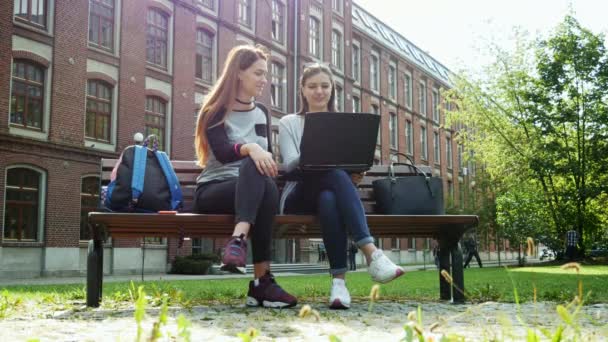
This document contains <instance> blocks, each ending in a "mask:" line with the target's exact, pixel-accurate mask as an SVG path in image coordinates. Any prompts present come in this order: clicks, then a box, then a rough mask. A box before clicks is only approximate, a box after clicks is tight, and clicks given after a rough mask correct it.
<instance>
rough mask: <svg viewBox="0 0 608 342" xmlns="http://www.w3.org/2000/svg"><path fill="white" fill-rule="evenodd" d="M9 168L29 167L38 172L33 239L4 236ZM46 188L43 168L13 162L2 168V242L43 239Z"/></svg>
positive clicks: (0, 236) (33, 241)
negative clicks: (36, 213) (35, 221)
mask: <svg viewBox="0 0 608 342" xmlns="http://www.w3.org/2000/svg"><path fill="white" fill-rule="evenodd" d="M11 169H29V170H33V171H36V172H38V173H39V174H40V186H39V187H38V204H39V205H38V222H37V223H38V231H37V232H36V239H35V240H17V239H7V238H5V237H4V220H5V219H6V190H7V185H6V184H7V183H6V182H7V178H8V170H11ZM46 189H47V173H46V171H45V170H43V169H41V168H39V167H37V166H34V165H29V164H13V165H9V166H7V167H6V168H5V170H4V192H3V194H2V196H3V198H2V203H3V207H2V227H3V229H2V231H1V232H0V234H2V235H0V239H2V241H4V242H18V243H28V242H30V243H37V242H43V241H44V222H45V221H46V217H45V213H46Z"/></svg>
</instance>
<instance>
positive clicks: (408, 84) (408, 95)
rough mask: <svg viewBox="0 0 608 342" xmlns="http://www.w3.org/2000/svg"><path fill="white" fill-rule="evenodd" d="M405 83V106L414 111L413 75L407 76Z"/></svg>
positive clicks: (404, 79)
mask: <svg viewBox="0 0 608 342" xmlns="http://www.w3.org/2000/svg"><path fill="white" fill-rule="evenodd" d="M403 83H404V84H403V88H404V89H405V106H406V107H407V108H409V109H412V75H410V74H405V77H404V78H403Z"/></svg>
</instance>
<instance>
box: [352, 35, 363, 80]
mask: <svg viewBox="0 0 608 342" xmlns="http://www.w3.org/2000/svg"><path fill="white" fill-rule="evenodd" d="M352 49H353V51H352V58H353V65H352V72H353V78H354V79H355V82H360V81H361V48H360V47H359V45H358V44H355V43H354V42H353V45H352Z"/></svg>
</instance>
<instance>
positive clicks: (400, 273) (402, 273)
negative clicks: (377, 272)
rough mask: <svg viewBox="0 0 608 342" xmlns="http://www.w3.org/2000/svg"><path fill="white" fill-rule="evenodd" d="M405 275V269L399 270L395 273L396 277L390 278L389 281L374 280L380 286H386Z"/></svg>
mask: <svg viewBox="0 0 608 342" xmlns="http://www.w3.org/2000/svg"><path fill="white" fill-rule="evenodd" d="M404 274H405V271H404V270H403V269H400V268H398V269H397V270H396V271H395V276H394V277H391V278H388V279H376V278H372V280H373V281H375V282H378V283H380V284H386V283H389V282H391V281H393V280H395V279H397V278H399V277H401V276H402V275H404Z"/></svg>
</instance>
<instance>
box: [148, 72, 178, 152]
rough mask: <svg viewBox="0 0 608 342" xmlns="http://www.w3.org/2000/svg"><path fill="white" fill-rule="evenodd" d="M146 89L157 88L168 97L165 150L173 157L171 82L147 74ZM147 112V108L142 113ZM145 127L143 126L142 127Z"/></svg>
mask: <svg viewBox="0 0 608 342" xmlns="http://www.w3.org/2000/svg"><path fill="white" fill-rule="evenodd" d="M145 86H146V90H156V91H158V92H161V93H163V94H164V95H165V97H167V99H168V100H167V115H166V116H165V120H166V122H165V146H164V148H165V152H166V153H167V155H168V156H169V158H170V157H171V136H172V135H171V132H172V127H171V123H172V122H173V98H172V97H171V89H172V88H171V84H170V83H167V82H165V81H161V80H158V79H155V78H152V77H149V76H146V83H145ZM144 112H145V108H144V110H142V113H144ZM142 128H143V127H142Z"/></svg>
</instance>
